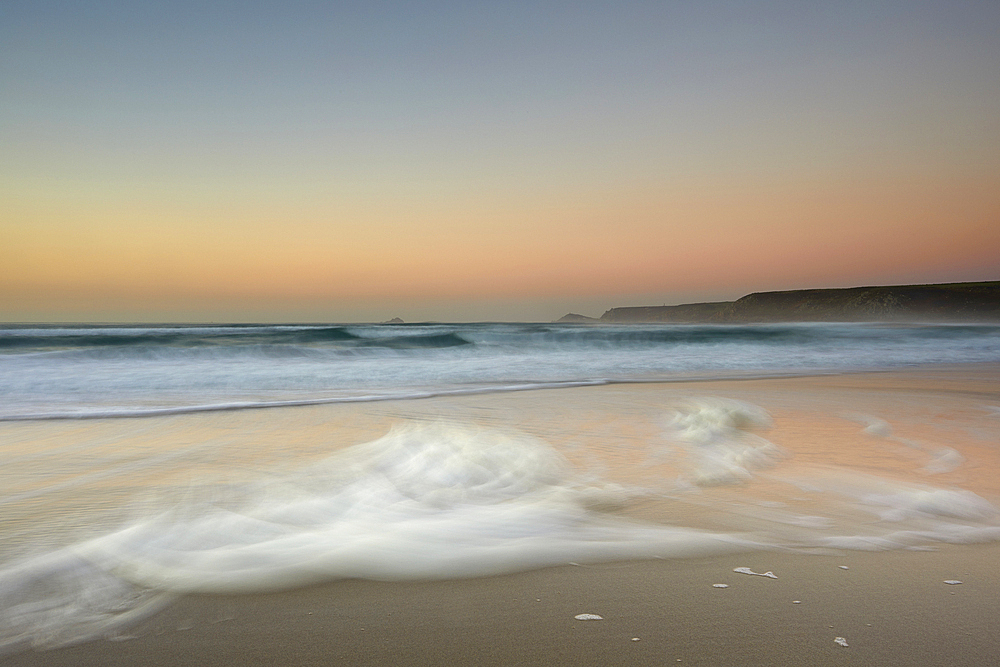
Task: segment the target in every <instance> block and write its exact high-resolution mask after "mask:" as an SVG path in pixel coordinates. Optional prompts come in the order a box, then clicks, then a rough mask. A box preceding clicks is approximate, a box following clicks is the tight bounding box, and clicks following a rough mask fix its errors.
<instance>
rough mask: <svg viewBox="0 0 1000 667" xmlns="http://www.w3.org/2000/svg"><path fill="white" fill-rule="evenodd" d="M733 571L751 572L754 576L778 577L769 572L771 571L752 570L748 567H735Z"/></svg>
mask: <svg viewBox="0 0 1000 667" xmlns="http://www.w3.org/2000/svg"><path fill="white" fill-rule="evenodd" d="M733 572H737V573H739V574H751V575H753V576H755V577H767V578H768V579H777V578H778V577H777V575H776V574H774V572H771V571H767V572H754V571H753V570H751V569H750V568H749V567H737V568H734V569H733Z"/></svg>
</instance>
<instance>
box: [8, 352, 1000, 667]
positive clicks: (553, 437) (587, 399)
mask: <svg viewBox="0 0 1000 667" xmlns="http://www.w3.org/2000/svg"><path fill="white" fill-rule="evenodd" d="M697 396H720V397H724V398H726V399H733V400H744V401H748V402H751V403H754V404H756V405H760V406H762V407H764V408H765V409H767V410H768V411H769V412H770V413H771V416H772V418H773V424H772V426H771V428H770V429H769V430H767V431H766V432H765V433H764V435H765V436H766V437H767V438H769V439H770V440H771V441H772V442H774V443H775V444H776V445H778V446H779V447H781V448H782V449H784V450H786V451H787V452H789V453H790V454H791V456H790V458H789V459H788V460H787V462H786V463H785V464H783V465H784V466H785V467H784V468H781V469H780V475H779V474H778V473H775V476H774V478H773V479H772V478H770V477H769V476H768V475H770V473H767V474H765V473H761V475H759V477H758V478H757V480H756V481H755V482H754V489H756V490H755V491H754V496H753V497H754V498H756V499H757V500H755V501H754V502H759V503H760V506H761V507H765V506H767V505H766V503H767V502H770V499H773V498H777V496H773V492H774V491H773V488H772V487H774V485H775V484H776V483H777V481H780V476H781V475H784V476H789V475H794V474H796V472H797V471H799V470H806V469H810V468H811V467H813V466H817V465H829V466H845V467H849V468H852V469H854V470H857V471H860V472H862V473H865V472H867V471H877V472H878V473H879V474H885V475H886V476H887V477H886V479H892V478H893V477H894V476H898V477H899V478H900V479H910V478H913V479H918V480H925V483H927V484H933V485H934V486H935V487H941V488H956V489H968V490H971V491H973V492H975V493H977V494H979V495H980V496H981V497H983V498H985V499H987V500H989V501H991V502H993V503H997V501H998V499H1000V476H998V475H997V474H996V473H997V471H998V469H1000V465H998V460H1000V452H997V451H996V450H997V443H998V442H1000V439H998V437H997V436H998V435H1000V419H998V418H997V417H994V416H992V415H991V414H988V413H987V412H986V411H985V410H984V409H983V408H984V406H987V407H988V406H990V405H992V406H1000V365H997V364H988V365H982V364H956V365H948V366H941V365H934V366H926V367H919V368H913V367H911V368H907V369H897V370H890V371H866V372H861V373H838V374H834V375H820V376H794V377H781V378H770V379H760V378H754V379H745V380H744V379H740V380H705V381H693V382H689V383H684V382H668V383H624V384H611V385H600V386H590V387H577V388H574V389H572V390H571V391H565V390H562V389H558V390H555V389H553V390H549V391H545V390H541V391H538V392H519V393H508V394H479V395H463V396H448V397H439V398H435V399H431V400H427V401H396V402H391V401H389V402H381V403H368V404H359V403H355V404H340V405H323V406H308V407H295V408H288V409H287V410H285V411H268V410H264V411H241V412H236V413H203V414H190V415H174V416H166V417H158V418H151V419H150V420H149V421H148V422H143V424H144V428H143V429H142V430H141V431H136V430H135V425H136V422H135V421H134V420H96V421H90V422H87V424H79V423H74V422H65V421H63V422H17V423H9V424H3V425H0V433H3V434H5V435H7V436H8V438H7V442H8V443H13V444H9V447H8V448H7V449H8V453H14V454H16V453H18V452H23V453H24V456H33V454H32V452H35V451H36V449H37V448H38V447H40V446H42V445H44V446H52V447H54V448H56V450H57V451H58V448H59V447H65V445H64V443H65V442H66V441H67V440H66V439H67V438H68V437H70V436H73V437H76V436H75V435H74V434H78V433H84V434H86V435H87V437H89V438H91V440H90V441H77V440H72V441H73V442H77V443H79V444H78V445H75V446H78V447H79V448H80V451H81V452H82V451H90V450H89V449H88V448H90V447H91V446H92V445H91V444H90V443H91V442H94V443H101V444H102V446H105V447H111V445H104V444H103V443H117V442H125V443H128V445H129V446H130V447H135V446H141V447H143V448H144V449H145V450H148V451H149V453H150V455H151V456H158V455H159V454H157V452H167V453H170V452H173V451H174V450H175V449H176V448H177V443H178V442H184V443H186V444H185V446H186V447H188V448H189V450H187V451H189V455H188V459H182V463H184V465H183V466H182V467H181V468H180V473H179V472H177V471H176V470H174V469H173V468H163V469H159V468H155V467H154V468H153V469H150V470H148V471H145V472H144V474H146V473H148V474H149V475H150V477H149V479H151V480H153V481H155V482H156V483H157V484H166V483H172V482H170V480H172V479H173V476H178V475H180V477H182V478H185V479H187V480H188V482H190V475H191V474H194V473H192V472H191V471H192V470H194V469H196V468H197V466H198V465H202V466H207V468H206V471H205V473H204V474H206V475H210V474H218V473H219V471H220V470H224V471H227V474H234V475H235V474H236V471H240V470H246V471H248V472H249V473H254V472H255V471H256V473H258V474H259V473H261V472H263V471H267V473H268V474H271V473H274V472H276V471H281V470H287V469H295V468H296V467H297V466H299V465H301V463H299V462H309V461H316V460H321V459H322V457H325V456H328V455H329V453H330V452H331V451H336V450H338V449H340V448H343V447H347V446H350V445H352V444H357V443H360V442H368V441H370V440H371V439H373V438H377V437H379V436H380V435H381V434H382V433H384V432H385V430H386V429H387V428H388V427H390V426H391V425H393V424H395V423H399V422H401V421H418V422H419V421H427V420H433V419H442V418H443V419H446V420H453V421H457V422H468V423H473V424H478V425H482V426H484V427H488V426H494V425H500V426H502V427H504V428H511V429H515V430H518V431H522V432H525V433H528V434H531V435H533V436H535V437H539V438H541V439H543V440H545V441H546V442H548V443H550V444H551V445H552V447H554V448H555V449H556V450H558V451H559V452H560V453H562V454H563V455H564V456H566V457H567V459H568V460H569V462H570V463H571V464H572V465H573V467H574V469H576V470H578V471H581V472H582V473H583V474H585V475H586V474H598V473H599V474H600V476H601V478H602V479H605V480H608V481H609V482H611V483H620V484H625V485H628V484H638V485H640V486H641V485H649V484H651V483H653V481H655V480H657V479H662V478H668V477H670V476H671V475H675V474H676V471H675V468H673V467H671V466H672V465H673V464H672V463H670V462H667V463H664V464H656V465H652V466H646V465H645V464H643V465H637V464H640V463H642V462H643V460H644V459H645V457H646V452H647V447H648V445H649V443H650V442H652V441H653V440H655V439H656V438H659V437H660V436H659V435H658V434H659V433H660V428H661V425H662V421H661V420H662V416H663V414H664V411H665V410H667V409H668V408H669V406H671V405H673V404H675V403H676V402H678V401H684V400H688V399H690V398H692V397H697ZM862 413H863V414H864V415H868V416H870V417H871V418H878V419H884V420H886V423H888V424H891V426H892V431H891V434H892V435H891V436H885V437H874V436H872V435H870V434H865V433H863V428H864V423H863V422H859V421H857V420H856V418H855V415H860V414H862ZM13 436H17V437H13ZM223 436H224V437H225V439H226V440H225V442H228V443H231V445H229V447H230V449H217V450H213V452H212V459H211V461H208V462H205V461H203V459H202V458H201V456H202V455H203V454H202V453H201V452H202V451H203V449H204V445H203V443H205V442H209V443H218V442H222V440H220V438H222V437H223ZM907 443H909V444H907ZM914 443H915V444H917V445H921V446H920V447H915V446H914ZM945 445H946V446H949V447H954V448H955V449H956V450H958V451H959V452H961V454H962V456H963V457H964V459H965V460H964V463H963V464H962V465H961V466H959V467H957V468H955V469H954V470H947V471H943V472H940V473H935V474H931V473H927V472H921V471H922V470H923V468H922V466H925V464H926V462H927V460H928V458H929V457H930V455H931V454H932V453H933V448H934V447H938V446H945ZM199 447H201V448H202V449H198V448H199ZM108 451H111V450H108ZM70 453H72V452H70ZM25 474H27V472H26V473H25ZM133 474H134V473H133V472H129V473H128V475H129V476H130V477H129V479H132V477H131V475H133ZM914 475H916V477H914ZM165 480H166V481H165ZM110 483H111V480H107V479H104V480H101V481H100V482H99V483H98V489H97V490H98V491H100V492H101V493H100V494H99V495H100V497H101V500H100V502H102V503H104V502H106V500H104V498H106V493H105V492H104V491H103V485H104V484H110ZM130 483H132V482H130ZM134 483H135V484H136V485H139V484H141V483H142V482H140V481H136V482H134ZM112 488H114V487H112ZM73 493H74V494H75V495H73V496H71V498H75V497H77V496H79V497H81V498H82V497H85V496H83V495H80V494H81V493H83V492H82V491H74V492H73ZM746 493H747V490H746V489H744V488H743V487H740V486H732V487H727V486H722V487H708V488H706V489H704V490H702V491H700V492H698V493H697V494H696V495H695V496H693V497H694V498H695V499H696V500H698V499H703V500H704V501H705V502H708V500H710V499H714V501H713V502H715V503H717V505H716V506H715V509H718V507H733V506H734V505H733V503H743V504H746V503H747V496H746ZM123 497H124V496H123ZM782 499H783V500H787V499H786V498H783V497H782ZM676 501H677V498H676V497H672V496H669V495H668V496H667V497H664V498H660V499H651V500H648V501H642V502H639V503H637V504H636V505H635V506H634V507H631V508H627V509H625V510H623V511H621V512H620V513H618V516H620V517H621V518H623V519H626V520H639V521H647V520H649V521H666V522H667V523H673V518H674V517H675V516H676V517H678V521H679V524H678V525H684V522H690V523H692V524H697V523H698V522H699V521H703V520H704V517H702V516H701V515H699V514H698V512H697V508H696V509H695V510H692V509H691V507H693V505H691V504H690V503H689V504H688V505H686V506H683V507H681V506H679V505H678V504H677V502H676ZM53 502H54V501H53ZM66 502H69V500H67V501H66ZM95 502H96V501H95ZM699 502H700V500H699ZM718 503H722V504H721V505H719V504H718ZM675 505H676V506H675ZM76 509H78V508H75V507H74V510H76ZM80 511H82V510H80ZM68 516H69V515H63V514H61V513H59V512H56V513H55V514H54V515H53V517H52V519H51V520H52V521H53V522H55V521H57V520H59V521H62V522H65V521H67V520H68V518H67V517H68ZM81 516H87V515H86V514H82V515H81ZM755 518H757V517H755ZM8 520H9V516H8ZM29 520H30V521H31V522H35V521H36V519H31V518H30V515H26V518H25V519H24V521H29ZM872 521H874V519H872ZM745 522H746V519H745V518H744V517H743V516H742V515H740V514H739V513H738V512H730V513H724V514H712V515H710V516H709V525H708V527H709V528H710V529H715V528H716V524H717V526H718V527H720V528H721V529H732V527H733V526H734V525H735V526H739V525H740V524H743V523H745ZM54 525H55V524H54ZM699 525H700V524H699ZM747 529H749V526H747ZM997 562H1000V543H996V542H991V543H985V544H962V545H953V544H942V543H934V544H932V545H921V546H919V547H918V548H917V549H897V550H894V551H858V550H836V551H833V550H830V549H826V550H823V551H822V552H821V553H802V552H797V551H795V550H793V549H790V548H785V549H776V550H769V551H751V552H745V553H737V554H730V555H724V556H703V557H696V558H675V559H669V560H640V561H627V562H609V563H603V564H594V565H565V566H560V567H549V568H543V569H536V570H530V571H525V572H519V573H516V574H508V575H500V576H490V577H482V578H476V579H455V580H438V581H398V582H378V581H363V580H340V581H334V582H331V583H327V584H323V585H319V586H314V587H310V588H303V589H298V590H293V591H286V592H282V593H273V594H247V595H240V596H225V595H187V596H183V597H181V598H179V599H178V600H177V601H176V602H175V603H174V604H172V605H171V606H169V607H168V608H166V609H165V610H164V611H162V612H160V613H158V614H156V615H155V616H153V617H151V618H149V619H148V620H146V621H143V622H141V623H139V624H137V625H135V626H134V627H131V628H126V629H124V630H122V631H120V632H119V633H118V634H116V635H113V636H111V637H108V638H105V639H98V640H95V641H91V642H89V643H85V644H80V645H76V646H68V647H65V648H57V649H52V650H44V651H35V650H32V649H28V650H25V651H21V652H19V653H12V654H8V655H4V656H3V657H2V658H0V662H3V664H10V665H12V666H14V667H36V666H42V665H46V666H53V667H61V666H63V665H67V666H68V665H79V666H82V667H88V666H90V665H94V666H95V667H96V666H97V665H102V666H105V665H153V666H156V665H164V666H166V665H177V666H186V665H204V664H219V665H222V666H228V665H234V666H235V665H244V664H260V665H328V664H331V663H334V664H336V663H338V662H340V663H346V664H352V665H369V664H370V665H375V664H400V665H414V666H424V665H428V666H429V665H439V664H477V665H511V664H552V665H567V666H568V665H581V664H582V665H603V664H609V663H610V664H614V663H626V664H636V665H662V664H667V663H670V664H675V663H677V661H678V660H679V661H680V664H699V665H732V664H740V665H762V666H763V665H774V664H811V665H841V664H845V663H847V664H879V665H912V664H920V665H942V666H943V665H970V666H971V665H983V664H989V662H990V661H991V660H992V659H994V658H995V656H996V655H998V654H1000V638H997V636H996V634H995V632H994V629H993V627H992V625H993V621H994V620H995V619H996V618H1000V598H997V596H996V595H995V592H996V590H997V586H998V584H1000V574H998V573H997V572H996V563H997ZM840 566H847V568H848V569H842V568H841V567H840ZM737 567H749V568H751V569H752V570H753V571H755V572H767V571H772V572H774V574H775V575H776V576H777V579H769V578H765V577H755V576H747V575H743V574H738V573H734V572H733V569H734V568H737ZM946 580H960V581H962V582H963V583H962V584H960V585H949V584H946V583H944V582H945V581H946ZM716 583H726V584H728V585H729V588H725V589H718V588H714V587H713V584H716ZM794 600H799V601H800V603H799V604H794V602H793V601H794ZM585 613H590V614H599V615H601V616H602V617H603V620H600V621H578V620H576V619H575V618H574V617H575V616H576V615H577V614H585ZM869 624H870V625H869ZM830 626H833V627H830ZM837 637H843V638H844V639H845V640H846V642H847V644H848V646H847V647H844V646H841V645H838V644H836V643H835V642H834V640H835V639H836V638H837ZM634 638H637V639H638V641H633V639H634Z"/></svg>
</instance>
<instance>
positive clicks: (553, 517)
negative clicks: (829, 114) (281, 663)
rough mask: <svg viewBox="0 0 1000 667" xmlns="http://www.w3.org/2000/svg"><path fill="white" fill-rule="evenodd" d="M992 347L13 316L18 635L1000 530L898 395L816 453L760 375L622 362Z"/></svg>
mask: <svg viewBox="0 0 1000 667" xmlns="http://www.w3.org/2000/svg"><path fill="white" fill-rule="evenodd" d="M998 361H1000V327H996V326H989V325H949V326H946V325H935V326H917V325H913V326H898V325H893V326H883V325H857V324H804V325H794V324H790V325H759V326H698V325H687V326H679V325H634V326H586V325H562V324H551V325H541V324H463V325H445V324H426V325H402V326H400V325H351V326H331V325H281V326H273V325H246V326H129V327H125V326H114V327H112V326H77V327H64V326H34V327H31V326H13V327H11V326H9V327H6V328H4V329H0V421H3V422H6V423H3V424H0V427H2V428H0V435H2V440H0V453H2V454H3V455H4V457H5V458H4V460H5V466H4V468H3V472H0V479H2V480H3V481H4V486H3V491H2V495H0V510H2V515H0V516H2V519H0V531H2V532H0V646H5V647H6V648H7V649H8V650H16V649H18V648H22V647H24V646H28V645H34V646H37V647H50V646H60V645H66V644H69V643H73V642H77V641H83V640H87V639H93V638H97V637H101V636H108V635H111V634H113V633H115V632H117V631H119V630H120V629H121V628H123V627H127V626H129V625H131V624H134V623H135V622H136V621H137V620H139V619H141V618H143V617H145V616H147V615H149V614H152V613H155V612H156V611H157V610H158V609H160V608H162V606H163V605H165V604H168V603H169V601H170V600H171V599H172V598H173V597H174V596H176V595H180V594H185V593H192V592H195V593H197V592H201V593H252V592H263V591H276V590H284V589H288V588H294V587H301V586H307V585H312V584H316V583H321V582H326V581H331V580H335V579H339V578H369V579H379V580H395V579H413V578H423V579H428V578H430V579H433V578H453V577H470V576H485V575H494V574H502V573H507V572H513V571H517V570H521V569H526V568H533V567H543V566H550V565H559V564H566V563H570V562H598V561H608V560H621V559H635V558H673V557H686V556H697V555H707V554H718V553H726V552H739V551H748V550H756V549H782V550H798V551H802V552H804V553H811V552H816V551H821V550H828V549H867V550H872V549H896V548H927V547H928V546H930V545H933V544H935V543H939V542H952V543H957V542H963V543H964V542H981V541H993V540H997V539H1000V519H998V515H997V509H996V507H995V505H994V504H993V501H994V499H992V498H988V497H984V496H983V495H981V494H979V493H976V492H974V491H973V490H969V489H966V488H962V487H961V486H957V485H956V484H954V483H950V484H948V483H937V482H935V478H934V476H935V475H937V476H940V475H947V474H954V472H955V471H956V470H958V471H961V470H962V469H963V466H964V465H965V463H966V455H965V454H963V452H962V451H960V450H959V449H956V448H955V447H951V446H949V445H948V442H941V443H925V442H921V441H916V440H913V439H911V438H908V437H906V436H905V435H898V434H897V433H896V432H895V431H894V429H893V426H892V425H891V424H890V423H889V422H888V421H886V420H885V419H884V417H885V415H881V414H868V413H865V414H861V413H852V414H840V413H838V418H841V419H842V420H846V421H845V423H848V424H850V428H851V429H853V431H852V432H853V433H856V434H857V439H858V441H859V442H864V443H866V444H865V445H864V447H863V448H862V449H861V450H860V451H862V452H863V453H867V452H868V451H869V450H871V449H872V448H874V447H876V446H877V447H881V448H882V450H883V452H890V453H891V454H892V456H897V457H901V458H900V460H901V461H903V462H904V463H903V464H899V465H897V464H895V463H893V464H887V465H883V466H882V467H881V468H879V467H878V466H875V468H876V469H873V466H872V465H871V464H870V463H867V464H866V465H854V466H843V465H823V466H811V467H803V466H799V465H797V464H796V463H795V456H794V452H792V451H789V450H788V449H787V448H785V447H782V446H781V445H779V444H777V443H775V442H773V441H772V440H771V439H770V436H769V429H770V428H771V426H772V416H771V414H769V412H768V410H767V409H766V407H764V406H762V405H760V404H759V403H760V401H759V399H758V397H753V396H749V397H748V396H740V397H739V398H734V397H732V396H729V397H720V396H698V395H697V393H696V392H694V386H693V385H687V384H680V383H678V384H676V386H677V387H678V389H677V390H674V391H672V392H666V393H664V392H662V391H661V392H658V393H657V392H653V393H649V394H647V395H646V396H647V399H645V402H642V401H641V400H639V398H637V394H636V392H634V391H632V392H627V391H623V392H621V393H620V394H615V393H614V392H613V389H614V386H615V385H618V384H621V385H623V386H624V385H626V384H629V383H648V384H649V385H650V386H654V383H663V382H667V383H670V382H676V381H682V380H691V379H700V380H705V379H726V378H744V379H745V378H749V377H778V376H787V377H794V376H797V375H808V374H836V373H846V372H852V371H859V370H882V369H891V368H900V367H910V366H921V367H928V366H933V365H941V364H952V363H969V362H979V363H996V362H998ZM603 385H609V386H608V387H607V390H603V393H600V394H589V395H587V396H584V395H583V394H581V393H580V392H581V391H586V389H585V388H586V387H599V386H603ZM644 386H645V385H644ZM655 386H661V385H655ZM529 390H535V391H529ZM515 391H516V392H518V393H517V394H516V396H515V395H513V394H512V393H511V392H515ZM689 394H690V395H689ZM543 395H544V396H545V398H544V400H541V398H540V399H539V400H534V399H532V398H531V397H532V396H536V397H542V396H543ZM428 398H430V399H432V400H429V401H428V400H421V399H428ZM748 399H754V400H748ZM449 401H450V402H449ZM587 401H591V403H588V402H587ZM327 404H329V405H327ZM338 404H340V405H339V407H338ZM365 406H371V407H370V408H365ZM378 406H380V407H378ZM348 407H351V408H352V409H355V410H356V412H353V413H351V414H353V415H355V416H354V417H353V418H350V419H349V418H347V417H345V416H344V415H346V414H347V413H344V412H337V413H336V414H334V413H332V412H330V411H331V410H341V411H342V410H345V409H347V408H348ZM376 407H378V409H376ZM831 409H833V408H832V407H831ZM963 409H966V410H967V409H969V408H968V407H964V408H963ZM972 409H979V410H980V411H981V414H980V415H979V416H978V417H976V418H975V419H973V420H972V421H975V422H976V423H975V424H972V425H971V426H969V425H967V428H975V429H979V431H978V432H977V433H976V434H975V435H976V437H977V438H978V441H986V442H990V441H991V440H993V439H995V436H996V435H997V434H998V431H997V430H996V429H995V428H994V426H993V423H994V421H991V420H995V421H996V422H1000V420H998V419H996V416H995V415H994V414H993V413H992V412H990V411H991V410H997V411H998V415H1000V409H998V408H997V406H995V405H992V404H991V403H990V402H989V400H986V401H985V402H984V403H983V404H982V405H981V406H979V405H978V404H976V406H973V408H972ZM358 410H360V411H358ZM365 410H367V411H365ZM373 414H374V415H376V417H372V415H373ZM359 415H360V416H359ZM525 415H529V416H530V415H534V417H533V418H534V421H533V422H532V421H531V420H530V419H529V418H528V417H525ZM352 419H353V421H352ZM366 420H367V421H366ZM526 420H527V421H526ZM852 420H853V421H852ZM361 422H364V423H363V424H362V423H361ZM970 432H971V431H970ZM949 442H950V441H949ZM870 443H875V444H874V445H873V444H870ZM952 444H954V443H952ZM865 448H868V449H865ZM897 450H898V451H897ZM598 451H599V453H603V454H604V455H605V459H604V461H603V462H597V463H594V461H593V460H591V459H592V458H593V456H594V453H595V452H598ZM588 457H590V458H588ZM616 460H621V461H624V462H625V463H624V465H618V464H614V463H612V464H609V463H608V461H612V462H613V461H616ZM588 461H590V462H589V463H587V462H588ZM855 462H860V459H858V458H857V457H856V458H855ZM616 465H617V466H618V468H622V467H626V468H627V467H634V468H636V469H637V470H639V472H637V473H635V474H633V473H628V474H624V475H622V474H618V472H620V470H619V471H618V472H616V468H615V466H616ZM890 468H891V470H890ZM883 473H886V474H883ZM888 473H891V474H888ZM734 490H736V491H734ZM734 493H735V495H734ZM636 507H639V508H640V510H636V509H635V508H636ZM642 508H645V509H642Z"/></svg>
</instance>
